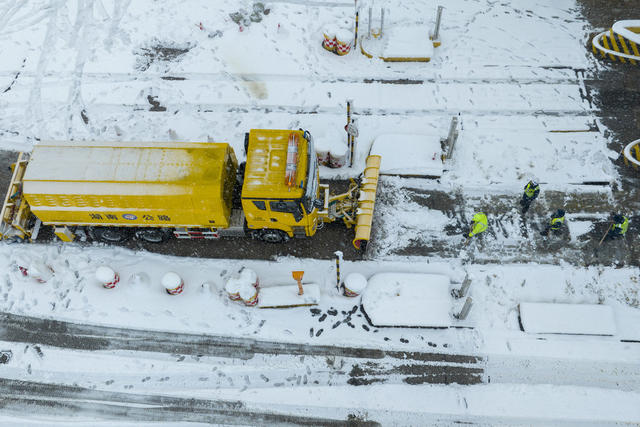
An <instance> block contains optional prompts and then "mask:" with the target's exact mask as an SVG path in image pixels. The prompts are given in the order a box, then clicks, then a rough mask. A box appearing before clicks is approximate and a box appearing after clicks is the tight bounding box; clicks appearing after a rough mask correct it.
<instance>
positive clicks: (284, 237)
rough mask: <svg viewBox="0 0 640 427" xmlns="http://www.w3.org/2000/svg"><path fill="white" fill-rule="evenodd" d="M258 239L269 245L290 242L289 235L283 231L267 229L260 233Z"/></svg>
mask: <svg viewBox="0 0 640 427" xmlns="http://www.w3.org/2000/svg"><path fill="white" fill-rule="evenodd" d="M258 239H260V240H262V241H263V242H267V243H285V242H287V241H289V235H288V234H287V233H285V232H284V231H282V230H275V229H273V228H265V229H264V230H260V231H259V232H258Z"/></svg>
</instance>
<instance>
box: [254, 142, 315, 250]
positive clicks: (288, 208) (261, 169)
mask: <svg viewBox="0 0 640 427" xmlns="http://www.w3.org/2000/svg"><path fill="white" fill-rule="evenodd" d="M245 149H246V152H247V162H246V166H245V171H244V179H243V184H242V193H241V194H242V196H241V202H242V210H243V211H244V214H245V218H246V229H247V233H248V234H249V235H251V236H252V237H254V238H257V239H260V240H264V241H268V242H274V243H275V242H282V241H286V240H288V239H289V238H291V237H307V236H313V235H314V234H315V233H316V231H317V229H318V225H319V223H321V219H320V218H319V215H318V208H317V207H318V206H319V202H318V197H319V185H318V182H319V172H318V160H317V158H316V154H315V149H314V147H313V139H312V137H311V135H310V134H309V132H306V131H303V130H273V129H252V130H251V131H250V132H249V137H248V141H247V145H246V147H245Z"/></svg>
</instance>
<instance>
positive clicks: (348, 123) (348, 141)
mask: <svg viewBox="0 0 640 427" xmlns="http://www.w3.org/2000/svg"><path fill="white" fill-rule="evenodd" d="M351 104H353V100H352V99H347V125H346V126H345V127H344V130H346V131H347V149H348V150H349V151H350V152H351V157H350V158H349V166H352V165H353V142H352V138H353V137H352V136H351V133H349V125H350V124H351Z"/></svg>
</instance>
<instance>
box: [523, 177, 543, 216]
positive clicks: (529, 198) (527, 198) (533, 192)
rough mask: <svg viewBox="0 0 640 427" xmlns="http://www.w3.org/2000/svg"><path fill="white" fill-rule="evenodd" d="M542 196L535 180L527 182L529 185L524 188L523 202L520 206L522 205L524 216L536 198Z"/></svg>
mask: <svg viewBox="0 0 640 427" xmlns="http://www.w3.org/2000/svg"><path fill="white" fill-rule="evenodd" d="M538 194H540V186H539V185H538V183H537V182H535V181H534V180H531V181H529V182H527V185H525V186H524V193H523V194H522V200H520V205H522V214H523V215H524V214H525V213H527V211H528V210H529V206H531V202H533V201H534V200H535V199H536V197H538Z"/></svg>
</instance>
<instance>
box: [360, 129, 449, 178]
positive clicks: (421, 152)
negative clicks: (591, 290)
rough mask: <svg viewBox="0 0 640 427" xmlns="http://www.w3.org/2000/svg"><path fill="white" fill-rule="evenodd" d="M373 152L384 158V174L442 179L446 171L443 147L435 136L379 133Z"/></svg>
mask: <svg viewBox="0 0 640 427" xmlns="http://www.w3.org/2000/svg"><path fill="white" fill-rule="evenodd" d="M371 154H375V155H378V156H381V157H382V163H381V165H380V174H381V175H401V176H420V177H429V178H439V177H441V176H442V173H443V166H442V148H441V146H440V138H439V137H438V136H436V135H420V134H383V135H379V136H377V137H376V139H375V140H374V141H373V144H372V146H371Z"/></svg>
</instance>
